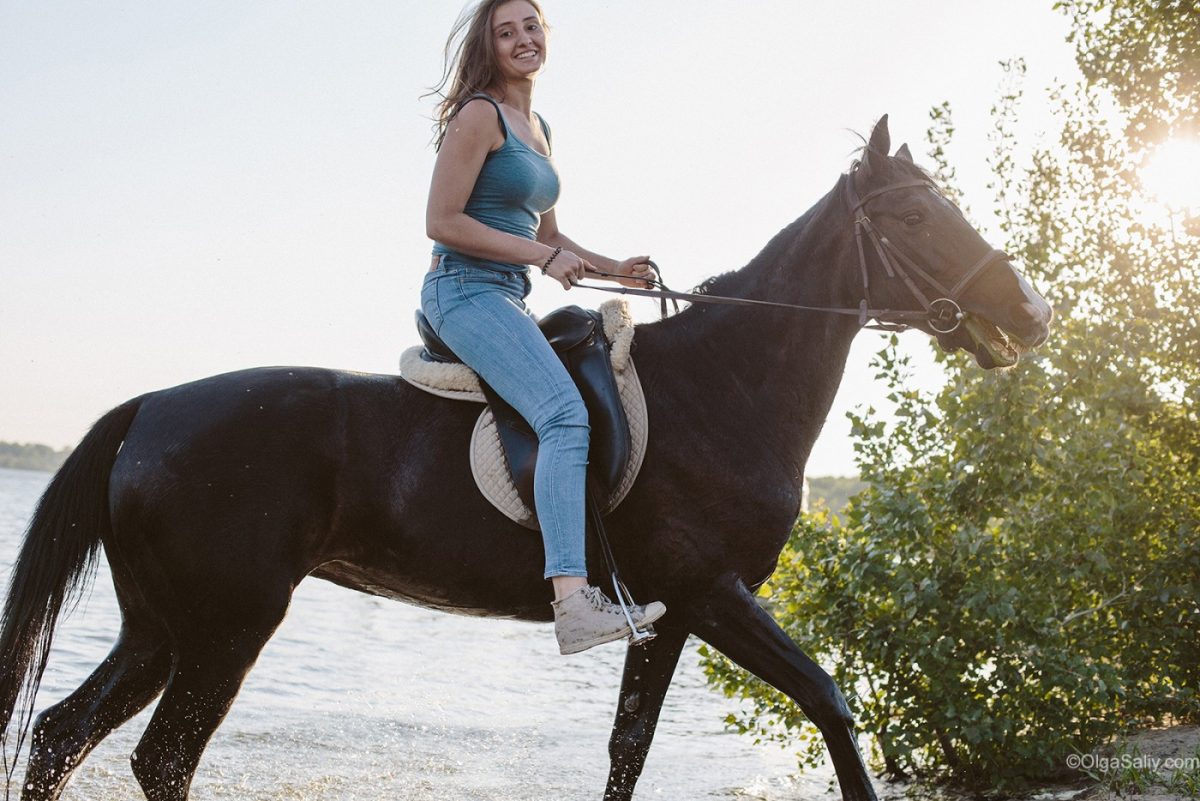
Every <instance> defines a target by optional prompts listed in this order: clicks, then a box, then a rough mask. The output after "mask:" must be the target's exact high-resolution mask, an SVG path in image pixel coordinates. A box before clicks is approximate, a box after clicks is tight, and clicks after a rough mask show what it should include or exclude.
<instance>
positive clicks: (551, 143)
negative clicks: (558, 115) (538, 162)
mask: <svg viewBox="0 0 1200 801" xmlns="http://www.w3.org/2000/svg"><path fill="white" fill-rule="evenodd" d="M533 113H534V114H535V115H536V116H537V118H538V124H539V125H541V126H542V133H543V134H545V136H546V146H547V150H548V151H549V153H550V155H551V156H553V155H554V139H553V138H552V137H551V136H550V126H549V125H547V124H546V120H544V119H543V118H542V115H541V114H538V113H537V112H536V111H535V112H533Z"/></svg>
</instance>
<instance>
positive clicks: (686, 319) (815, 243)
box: [638, 184, 858, 473]
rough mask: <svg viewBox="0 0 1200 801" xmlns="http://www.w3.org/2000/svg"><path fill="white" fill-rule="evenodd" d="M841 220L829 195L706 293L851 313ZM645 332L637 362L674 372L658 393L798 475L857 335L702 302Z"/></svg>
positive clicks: (797, 318) (853, 327)
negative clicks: (705, 415) (682, 400)
mask: <svg viewBox="0 0 1200 801" xmlns="http://www.w3.org/2000/svg"><path fill="white" fill-rule="evenodd" d="M839 186H840V184H839ZM834 191H835V192H836V191H837V190H834ZM831 195H833V193H831ZM844 216H845V212H844V211H842V210H840V206H839V205H838V204H837V203H836V202H835V198H833V197H827V198H826V199H824V200H822V201H821V202H820V203H818V204H817V205H816V206H814V207H813V209H812V210H810V211H809V213H807V214H806V215H804V216H803V217H801V218H800V219H799V220H797V221H796V222H794V223H793V224H792V225H790V226H788V227H787V228H785V229H784V230H783V231H781V232H780V233H779V234H777V235H776V236H775V238H773V239H772V240H771V242H770V243H768V245H767V246H766V247H765V248H763V250H762V252H761V253H759V255H758V256H756V257H755V258H754V260H753V261H751V262H750V264H748V265H746V266H745V267H743V268H742V269H741V270H738V271H736V272H733V273H729V274H727V275H725V276H721V277H720V278H718V279H716V280H714V281H713V282H711V284H710V285H709V286H708V287H706V290H707V291H708V292H709V293H710V294H713V295H727V296H733V297H746V298H754V299H758V300H770V301H777V302H782V303H792V304H801V305H806V306H817V307H839V308H841V307H853V306H855V305H857V300H858V297H857V295H856V294H855V292H854V288H855V286H856V285H855V284H854V283H853V281H852V280H851V278H852V277H853V275H854V271H856V270H857V262H855V261H853V255H852V254H851V252H850V247H849V245H850V241H849V237H848V236H847V235H846V230H845V226H844V224H843V223H844V222H845V220H844V219H843V218H844ZM848 271H849V272H848ZM644 328H645V331H644V332H642V331H641V329H639V335H638V360H639V364H640V363H641V362H642V361H643V359H644V358H648V359H651V360H653V362H654V364H655V368H656V371H658V370H662V371H666V372H669V373H671V374H672V379H671V380H670V381H662V382H657V381H656V382H655V384H656V386H655V391H656V392H658V391H667V392H670V391H679V392H683V393H701V396H702V397H703V398H704V399H705V400H704V402H705V404H706V405H709V406H710V407H711V408H710V411H711V414H710V420H715V421H728V423H729V424H730V425H735V426H737V427H738V428H739V430H740V431H742V432H744V434H745V436H747V437H755V438H759V439H761V440H762V441H764V442H770V443H772V445H771V447H772V448H773V449H774V450H775V451H776V453H777V454H778V456H779V457H780V458H781V459H782V460H783V461H784V462H786V463H787V464H788V467H789V469H791V470H795V471H797V473H798V472H799V471H801V470H802V469H803V465H804V462H805V461H806V460H807V458H808V453H809V450H810V449H811V448H812V445H813V442H815V440H816V438H817V435H818V434H819V433H820V430H821V426H822V425H823V424H824V422H825V418H826V417H827V416H828V414H829V410H830V408H831V406H832V405H833V400H834V397H835V396H836V394H837V389H838V386H839V384H840V383H841V379H842V373H843V371H844V370H845V366H846V358H847V355H848V354H849V351H850V344H851V342H852V340H853V339H854V335H855V334H856V333H857V331H858V325H857V322H856V321H855V319H854V318H853V317H851V316H843V315H840V314H831V313H827V312H809V311H795V310H788V309H764V308H755V307H745V306H720V305H710V304H702V303H697V304H694V305H693V306H692V307H691V308H689V309H687V310H686V311H684V312H683V313H682V314H680V315H678V317H676V318H673V319H671V320H667V321H664V322H663V323H657V324H653V325H651V326H646V327H644ZM643 354H644V356H643Z"/></svg>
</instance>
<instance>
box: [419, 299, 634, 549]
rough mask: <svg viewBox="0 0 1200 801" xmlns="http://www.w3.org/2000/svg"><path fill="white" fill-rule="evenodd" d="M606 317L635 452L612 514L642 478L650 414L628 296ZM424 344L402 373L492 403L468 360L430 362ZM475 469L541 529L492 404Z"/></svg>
mask: <svg viewBox="0 0 1200 801" xmlns="http://www.w3.org/2000/svg"><path fill="white" fill-rule="evenodd" d="M600 312H601V313H602V314H603V317H604V333H605V335H606V336H607V337H608V340H609V342H611V343H612V365H613V376H614V377H615V378H616V380H617V390H618V392H619V393H620V395H621V405H622V406H624V407H625V416H626V418H628V420H629V436H630V441H631V444H632V450H631V453H630V457H629V465H628V467H626V469H625V474H624V476H622V478H621V482H620V485H619V486H618V487H617V489H616V490H615V491H614V492H613V494H612V496H611V497H610V498H608V499H607V501H606V502H604V503H603V504H602V509H601V512H602V513H603V514H607V513H608V512H610V511H612V510H613V509H615V508H617V505H618V504H619V503H620V502H621V501H622V500H624V499H625V496H626V495H627V494H629V490H630V489H631V488H632V487H633V482H634V481H635V480H636V479H637V475H638V472H639V471H640V470H641V468H642V460H643V459H644V458H645V456H646V440H647V438H648V436H649V425H648V420H647V415H646V396H645V395H644V394H643V393H642V384H641V381H639V380H638V376H637V370H635V369H634V367H633V358H632V356H631V354H630V347H631V345H632V344H633V325H634V323H633V318H632V317H631V316H630V314H629V307H628V304H627V303H626V301H625V300H624V299H623V298H618V299H615V300H610V301H608V302H607V303H605V304H603V305H602V306H601V307H600ZM421 351H422V348H421V347H420V346H417V347H412V348H409V349H408V350H406V351H404V354H403V355H402V356H401V357H400V375H401V376H402V377H403V378H404V380H405V381H407V382H408V383H410V384H412V385H413V386H415V387H417V388H419V389H423V390H425V391H426V392H430V393H433V394H434V395H439V396H441V397H444V398H453V399H454V400H461V401H467V402H471V403H486V400H485V398H484V396H483V390H482V389H481V388H480V386H479V377H478V376H477V375H475V371H474V370H472V369H471V368H470V367H467V366H466V365H465V364H446V363H443V362H427V361H425V360H424V359H422V358H421ZM470 459H471V473H472V475H474V476H475V484H476V485H477V486H478V487H479V491H480V492H482V493H483V496H484V497H485V498H487V499H488V501H489V502H491V504H492V505H493V506H495V507H496V508H497V509H499V510H500V511H501V512H503V513H504V514H505V516H507V517H508V518H509V519H510V520H513V521H515V522H517V523H520V524H521V525H523V526H525V527H526V528H530V529H534V530H537V529H538V528H539V527H538V522H537V515H536V514H535V513H534V512H533V510H531V509H529V508H528V507H526V506H525V503H524V502H523V501H522V500H521V497H520V495H518V494H517V488H516V485H515V484H514V483H513V480H512V476H511V475H510V474H509V472H508V463H507V461H506V460H505V458H504V446H503V445H501V443H500V435H499V433H498V432H497V431H496V421H495V418H493V417H492V412H491V410H490V409H489V408H487V407H486V406H485V407H484V409H483V411H482V412H481V413H480V415H479V419H478V420H477V421H476V423H475V430H474V432H473V433H472V434H471V452H470Z"/></svg>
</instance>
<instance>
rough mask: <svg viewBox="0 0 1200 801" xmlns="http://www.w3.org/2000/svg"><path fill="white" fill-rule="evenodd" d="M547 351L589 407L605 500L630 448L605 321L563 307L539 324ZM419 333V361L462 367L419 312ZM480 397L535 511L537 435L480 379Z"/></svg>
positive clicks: (595, 470) (593, 460) (596, 477)
mask: <svg viewBox="0 0 1200 801" xmlns="http://www.w3.org/2000/svg"><path fill="white" fill-rule="evenodd" d="M538 327H539V328H541V330H542V333H543V334H545V335H546V339H547V341H549V343H550V346H551V347H552V348H554V352H555V353H557V354H558V358H559V359H561V360H562V363H563V365H564V366H565V367H566V368H567V372H568V373H570V375H571V378H573V379H574V380H575V385H576V386H577V387H579V393H580V395H582V396H583V403H584V405H585V406H587V411H588V424H589V425H590V426H591V438H590V444H589V450H588V479H589V481H590V482H592V485H593V488H594V489H595V490H596V491H597V494H598V497H600V498H608V497H610V496H611V495H612V494H613V493H614V492H615V491H616V489H617V487H618V486H619V485H620V483H621V479H622V477H623V476H624V475H625V468H626V467H627V466H628V464H629V458H630V454H631V453H632V450H633V446H632V443H631V441H630V436H629V423H628V421H627V420H626V418H625V409H624V407H623V406H622V405H621V398H620V395H619V393H618V392H617V382H616V379H615V378H614V377H613V370H612V359H611V357H610V353H609V351H610V348H611V346H610V344H609V342H608V339H607V338H606V337H605V336H604V321H603V317H602V315H601V314H600V312H598V311H587V310H584V309H581V308H579V307H578V306H564V307H563V308H561V309H556V310H555V311H553V312H551V313H550V314H547V315H546V316H545V317H543V318H542V319H541V320H540V321H539V322H538ZM417 331H418V332H419V333H420V335H421V339H422V340H423V341H424V343H425V350H424V352H422V354H421V357H422V358H423V359H425V360H426V361H435V362H460V361H462V360H461V359H459V358H458V357H457V356H455V355H454V351H452V350H451V349H450V348H449V347H448V346H447V345H446V343H444V342H442V340H441V339H439V338H438V335H437V334H435V333H434V331H433V327H432V326H430V325H429V321H428V320H426V319H425V315H424V314H422V313H421V311H420V310H418V311H417ZM479 383H480V384H482V385H483V394H484V396H485V397H486V398H487V401H488V405H489V406H490V407H491V409H492V415H493V416H494V417H495V418H496V429H497V431H498V432H499V433H500V442H501V444H502V445H503V446H504V457H505V459H506V460H507V461H508V468H509V470H510V471H511V473H512V478H513V483H514V484H515V485H516V488H517V494H518V495H519V496H520V497H521V500H522V501H524V502H525V505H526V506H527V507H528V508H529V509H534V508H535V507H534V502H533V468H534V465H535V464H536V463H537V448H538V442H537V436H536V435H535V434H534V433H533V429H532V428H531V427H530V425H529V423H527V422H526V421H525V418H523V417H521V415H520V414H518V413H517V410H516V409H514V408H513V407H512V406H509V405H508V403H507V402H506V401H505V400H504V399H503V398H501V397H500V396H499V395H497V394H496V392H495V391H494V390H493V389H492V388H491V387H489V386H488V385H487V383H486V382H484V381H483V380H482V379H481V380H480V382H479Z"/></svg>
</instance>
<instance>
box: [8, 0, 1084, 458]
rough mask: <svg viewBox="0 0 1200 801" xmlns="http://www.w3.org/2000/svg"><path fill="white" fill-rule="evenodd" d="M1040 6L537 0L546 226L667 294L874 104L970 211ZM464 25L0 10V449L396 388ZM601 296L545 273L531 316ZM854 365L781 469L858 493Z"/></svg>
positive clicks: (784, 210)
mask: <svg viewBox="0 0 1200 801" xmlns="http://www.w3.org/2000/svg"><path fill="white" fill-rule="evenodd" d="M1051 5H1052V3H1051V0H1037V1H1036V2H1035V1H1034V0H1013V1H1012V2H1009V3H1005V4H977V3H963V2H958V1H951V0H913V1H912V2H908V3H903V4H899V3H883V2H861V1H860V2H845V3H811V2H797V0H790V1H785V0H747V1H746V2H741V3H738V4H736V5H731V4H726V3H716V2H696V1H695V0H609V1H606V0H546V2H545V3H544V8H545V11H546V14H547V17H548V20H549V22H550V25H551V26H552V33H551V40H550V45H549V65H548V68H547V70H546V72H545V73H544V75H543V76H542V77H541V78H540V79H539V82H538V86H537V91H536V94H535V97H534V107H535V109H537V110H538V111H540V112H541V113H542V115H543V116H544V117H545V118H546V119H547V121H548V122H549V123H550V125H551V126H552V128H553V131H554V144H555V160H556V163H557V165H558V168H559V171H560V173H561V174H562V178H563V185H564V187H563V193H562V196H561V199H560V201H559V205H558V207H557V217H558V221H559V225H560V227H561V229H562V230H563V231H564V233H566V234H567V235H569V236H570V237H571V238H573V239H574V240H576V241H577V242H579V243H580V244H582V245H583V246H585V247H587V248H590V249H592V250H595V251H599V252H601V253H605V254H607V255H610V256H613V257H617V258H623V257H625V256H631V255H638V254H642V253H650V254H651V255H652V256H653V257H654V259H655V260H656V261H657V262H658V263H659V265H660V266H661V267H662V269H663V271H664V274H665V277H666V279H667V280H668V283H670V284H671V285H672V286H673V287H675V288H685V287H688V286H691V285H695V284H697V283H699V282H700V281H701V280H703V279H704V278H705V277H707V276H710V275H713V274H715V273H719V272H724V271H726V270H730V269H734V268H737V267H740V266H741V265H743V264H745V263H746V262H747V261H749V260H750V258H751V257H753V256H754V254H755V253H757V252H758V250H759V249H760V248H761V247H762V246H763V245H764V244H766V242H767V240H768V239H769V238H770V237H771V236H772V235H773V234H774V233H775V232H776V231H778V230H779V229H780V228H782V227H784V226H785V225H786V224H787V223H789V222H790V221H792V220H793V219H795V218H796V217H798V216H800V215H801V214H802V213H803V212H804V211H806V210H807V209H808V208H809V207H810V206H811V205H812V204H813V203H814V202H816V200H818V199H819V198H820V197H821V196H822V195H823V194H824V193H825V192H826V191H828V189H829V188H830V187H831V186H832V185H833V183H834V182H835V180H836V179H837V176H838V174H839V173H840V172H842V171H844V170H845V169H846V168H847V167H848V166H849V163H850V160H851V158H852V155H853V151H854V149H855V148H856V147H857V146H858V145H859V144H860V140H859V139H858V137H857V135H856V133H855V132H858V133H861V134H864V135H865V134H868V133H869V132H870V129H871V126H872V124H873V122H874V121H875V120H876V119H877V118H878V117H879V116H880V115H881V114H884V113H887V114H889V120H890V127H891V132H892V141H893V145H896V146H898V145H899V144H900V143H901V142H905V141H907V142H909V143H910V147H911V148H912V150H913V152H914V154H916V156H917V160H918V162H922V161H924V162H925V163H926V164H928V163H929V160H928V158H927V157H926V156H925V155H924V154H926V152H927V150H928V147H927V145H926V144H925V142H924V135H925V130H926V128H927V127H928V125H929V109H930V108H931V107H932V106H934V105H936V104H940V103H942V102H943V101H949V102H950V103H951V105H952V108H953V110H954V120H955V125H956V129H957V132H956V138H955V145H954V147H953V149H952V150H951V158H952V160H953V162H954V166H955V167H956V168H957V169H958V174H959V178H960V185H961V186H962V188H963V189H964V190H965V193H966V200H967V203H968V205H969V206H971V207H972V208H973V209H986V208H987V207H988V206H989V194H988V191H987V188H986V183H987V165H986V159H987V156H988V153H989V152H990V148H991V144H990V142H989V140H988V132H989V130H990V126H991V119H990V117H989V108H990V107H991V105H992V104H993V103H994V102H995V98H996V96H997V87H998V86H999V83H1000V80H1001V75H1002V73H1001V70H1000V67H999V62H1000V61H1001V60H1005V59H1010V58H1014V57H1022V58H1024V59H1025V60H1026V62H1027V65H1028V81H1027V87H1028V90H1029V99H1028V101H1027V102H1026V105H1025V109H1024V112H1023V114H1022V122H1021V124H1022V125H1023V126H1024V127H1023V129H1022V132H1023V133H1025V134H1029V135H1035V134H1036V133H1037V132H1038V131H1042V130H1046V129H1047V128H1048V127H1049V125H1050V120H1049V117H1048V115H1047V113H1046V101H1045V100H1044V93H1043V92H1042V91H1041V90H1042V88H1043V87H1045V86H1048V85H1050V84H1051V83H1052V82H1053V81H1055V80H1064V81H1071V80H1074V78H1075V77H1076V76H1077V72H1076V70H1075V66H1074V62H1073V58H1072V50H1071V46H1070V45H1069V44H1067V43H1066V35H1067V32H1068V26H1067V22H1066V20H1065V19H1064V18H1063V17H1062V16H1061V15H1060V14H1058V13H1056V12H1054V11H1053V10H1052V8H1051ZM462 7H463V6H462V4H461V3H459V2H456V1H455V0H447V1H446V2H442V0H425V1H424V2H420V3H410V2H395V0H388V1H387V2H383V1H382V0H379V1H376V2H372V1H371V0H345V1H344V2H338V3H328V2H326V3H317V2H297V1H296V0H288V1H287V2H283V1H282V0H256V2H254V3H245V2H221V1H219V0H218V1H209V0H206V2H202V3H197V2H194V0H190V1H189V2H186V3H185V2H174V1H173V0H167V1H164V0H153V1H152V2H151V1H150V0H146V1H145V2H121V3H115V2H95V3H90V2H89V3H83V2H78V1H76V2H56V1H55V0H43V1H42V2H38V3H20V2H12V1H11V0H0V109H3V113H2V115H0V440H8V441H19V442H26V441H29V442H43V443H47V444H50V445H53V446H55V447H61V446H64V445H73V444H74V443H75V442H76V441H77V440H78V439H79V438H80V437H81V436H82V435H83V434H84V432H85V431H86V430H87V428H88V427H89V426H90V425H91V423H92V422H93V421H94V420H95V419H96V418H98V417H99V416H100V415H101V414H103V413H104V412H105V411H107V410H108V409H109V408H111V407H112V406H115V405H117V404H118V403H120V402H121V401H123V400H125V399H127V398H129V397H132V396H134V395H139V394H141V393H143V392H146V391H148V390H152V389H158V388H162V387H167V386H172V385H175V384H179V383H182V382H185V381H190V380H194V379H197V378H201V377H203V376H206V375H211V374H216V373H222V372H227V371H230V370H236V369H241V368H244V367H253V366H258V365H273V364H294V365H317V366H323V367H335V368H344V369H352V370H362V371H369V372H380V373H395V372H397V363H398V359H399V355H400V353H401V352H402V351H403V350H404V349H405V348H406V347H408V346H410V345H412V344H414V343H415V341H416V334H415V330H414V327H413V323H412V319H413V311H414V309H415V308H416V307H417V305H418V292H419V286H420V282H421V278H422V274H423V272H424V270H425V269H426V268H427V267H428V263H429V257H428V254H429V247H430V243H429V241H428V240H427V239H426V238H425V235H424V210H425V199H426V193H427V191H428V185H429V176H430V173H431V170H432V166H433V159H434V151H433V149H432V147H431V145H430V137H431V128H430V115H431V113H432V108H433V102H434V101H433V99H432V98H428V97H426V98H422V97H421V95H422V94H423V93H424V92H426V91H427V90H428V88H429V87H430V86H431V85H433V84H434V83H435V82H436V81H437V80H438V78H439V77H440V74H441V57H442V47H443V45H444V43H445V37H446V35H447V34H448V33H449V30H450V27H451V25H452V24H453V22H454V20H455V18H456V17H457V15H458V13H459V11H460V10H461V8H462ZM976 218H977V219H979V218H980V215H979V214H976ZM980 221H981V222H982V223H983V224H984V225H985V228H986V224H987V222H988V221H987V220H986V219H982V220H980ZM997 244H998V243H997ZM607 299H608V296H606V295H601V294H600V293H586V294H585V293H584V292H582V291H581V290H572V291H571V292H570V293H566V294H564V291H563V290H562V289H561V287H559V286H558V285H557V284H554V283H553V282H551V281H550V280H549V279H543V280H537V281H535V290H534V293H533V295H532V296H531V298H530V301H529V303H530V305H531V307H532V308H533V309H534V310H535V311H536V312H538V313H545V312H546V311H549V310H550V309H552V308H555V307H556V306H559V305H564V304H567V303H581V304H583V305H592V306H594V305H599V303H601V302H603V301H604V300H607ZM633 303H634V313H635V316H636V317H637V318H638V319H640V320H650V319H653V318H654V316H655V315H656V314H657V305H656V304H655V302H654V301H651V300H634V301H633ZM903 341H904V343H905V346H906V349H907V350H908V351H909V352H911V353H912V355H913V358H914V360H915V362H916V365H917V374H916V376H915V377H914V381H915V382H916V383H917V384H919V385H921V386H927V387H932V386H936V385H937V383H938V373H937V367H936V366H935V365H933V363H932V359H931V358H930V355H929V346H928V344H927V340H926V339H925V338H924V336H923V335H921V334H919V333H916V332H910V333H908V334H905V335H904V337H903ZM881 344H882V341H881V339H880V335H878V334H874V333H870V332H864V333H863V334H861V335H860V336H859V338H858V339H857V340H856V343H855V347H854V350H853V352H852V354H851V358H850V364H849V366H848V368H847V372H846V375H845V379H844V381H843V385H842V389H841V392H840V393H839V395H838V399H837V402H836V404H835V406H834V409H833V411H832V412H831V414H830V417H829V420H828V422H827V424H826V427H825V430H824V433H823V434H822V439H821V441H820V442H819V443H818V445H817V448H816V449H815V452H814V454H813V457H812V460H811V461H810V463H809V466H808V473H809V474H810V475H830V474H836V475H848V474H852V473H854V472H856V470H855V467H854V464H853V459H852V452H851V449H850V440H849V425H848V423H847V422H846V420H845V413H846V411H847V410H848V409H852V408H855V407H856V406H858V405H860V404H864V403H878V399H879V396H880V395H881V394H882V390H881V388H880V387H879V386H878V385H877V384H876V383H875V382H874V381H873V379H872V371H871V370H870V369H869V367H868V362H869V359H870V356H871V354H872V353H873V352H875V351H876V350H878V349H879V347H880V346H881ZM651 435H653V434H651Z"/></svg>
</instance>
